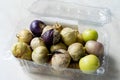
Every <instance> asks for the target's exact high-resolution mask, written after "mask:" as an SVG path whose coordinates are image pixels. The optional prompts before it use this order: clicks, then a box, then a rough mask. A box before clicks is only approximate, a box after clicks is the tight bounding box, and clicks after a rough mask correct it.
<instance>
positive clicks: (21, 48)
mask: <svg viewBox="0 0 120 80" xmlns="http://www.w3.org/2000/svg"><path fill="white" fill-rule="evenodd" d="M12 54H13V55H14V56H15V57H17V58H22V59H26V60H31V59H32V58H31V55H32V50H31V49H30V46H29V45H28V44H26V43H24V42H17V43H16V44H14V45H13V47H12Z"/></svg>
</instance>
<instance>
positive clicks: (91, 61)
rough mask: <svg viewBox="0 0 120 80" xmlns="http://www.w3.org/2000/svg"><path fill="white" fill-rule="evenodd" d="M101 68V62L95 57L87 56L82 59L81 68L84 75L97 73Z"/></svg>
mask: <svg viewBox="0 0 120 80" xmlns="http://www.w3.org/2000/svg"><path fill="white" fill-rule="evenodd" d="M99 66H100V61H99V59H98V57H96V56H95V55H92V54H90V55H87V56H85V57H83V58H81V59H80V61H79V67H80V70H81V71H82V72H84V73H87V74H90V73H93V72H95V71H96V70H97V69H98V68H99Z"/></svg>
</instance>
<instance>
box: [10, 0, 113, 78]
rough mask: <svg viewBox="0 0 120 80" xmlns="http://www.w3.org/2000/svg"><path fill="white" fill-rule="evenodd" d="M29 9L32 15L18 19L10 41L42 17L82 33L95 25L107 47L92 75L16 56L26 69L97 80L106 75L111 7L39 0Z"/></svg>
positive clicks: (33, 71) (99, 39)
mask: <svg viewBox="0 0 120 80" xmlns="http://www.w3.org/2000/svg"><path fill="white" fill-rule="evenodd" d="M29 12H30V14H28V17H27V18H26V19H24V20H21V22H18V23H19V25H18V26H17V27H16V30H15V32H14V33H15V34H14V35H13V40H12V41H11V42H12V43H11V44H13V43H15V41H16V40H17V39H16V37H15V35H16V33H17V32H18V31H20V30H22V29H24V28H27V29H29V26H30V23H31V22H32V21H33V20H36V19H39V20H42V21H44V22H45V23H47V24H54V23H56V22H58V23H60V24H62V25H64V26H69V27H75V28H78V30H79V31H80V32H82V31H83V30H85V29H87V28H94V29H96V30H97V31H98V34H99V38H98V41H99V42H101V43H103V45H104V48H105V50H104V58H103V61H102V65H101V66H100V68H98V69H97V70H96V72H95V73H93V74H85V73H82V72H81V71H80V70H79V69H71V68H59V70H55V69H53V68H52V67H51V66H50V65H49V64H36V63H34V62H33V61H27V60H23V59H18V58H16V59H17V60H18V61H19V62H20V64H21V66H22V68H23V69H24V70H25V71H27V72H30V73H33V74H34V73H36V74H44V75H50V76H59V77H66V78H70V79H74V80H80V79H82V80H88V79H89V80H98V79H99V77H100V76H101V75H103V74H104V72H105V71H106V70H107V60H108V58H107V56H108V51H109V49H108V47H109V35H108V33H107V31H106V30H105V28H104V27H105V26H106V24H108V23H110V21H111V15H110V10H109V9H106V8H97V7H90V6H80V5H79V4H74V3H68V2H62V1H56V0H51V1H49V0H38V1H36V2H34V3H33V4H32V5H31V7H30V8H29ZM11 55H12V53H11ZM93 76H94V77H93Z"/></svg>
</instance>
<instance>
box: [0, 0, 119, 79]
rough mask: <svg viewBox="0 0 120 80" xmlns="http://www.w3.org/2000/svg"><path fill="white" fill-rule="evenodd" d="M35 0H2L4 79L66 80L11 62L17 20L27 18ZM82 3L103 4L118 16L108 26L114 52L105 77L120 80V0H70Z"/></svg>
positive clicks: (0, 73)
mask: <svg viewBox="0 0 120 80" xmlns="http://www.w3.org/2000/svg"><path fill="white" fill-rule="evenodd" d="M33 1H34V0H1V2H0V24H1V26H0V27H1V29H0V48H1V49H0V80H37V79H38V80H50V79H51V80H65V79H59V78H52V77H45V76H43V75H42V76H37V75H32V74H27V73H24V72H23V70H22V69H21V67H20V66H19V65H18V63H17V62H16V60H12V61H11V57H12V56H10V55H7V54H6V50H7V46H6V45H7V43H9V40H10V39H11V35H12V34H13V31H14V27H15V26H14V25H16V23H15V22H16V21H20V19H21V17H22V18H24V17H26V14H27V11H26V9H27V7H28V6H29V5H30V4H31V3H32V2H33ZM66 1H74V2H79V3H80V4H82V5H92V6H98V7H99V6H100V7H106V8H109V9H111V12H112V15H113V16H114V19H115V20H114V21H115V22H116V23H115V24H114V25H111V26H109V28H108V27H106V29H107V30H108V33H109V34H110V35H111V42H110V44H112V45H110V52H109V57H110V59H109V72H108V73H107V74H106V75H105V76H104V78H102V80H120V76H119V75H120V68H119V66H120V60H119V58H120V51H119V49H120V46H119V42H120V37H119V35H118V34H119V33H120V25H119V24H120V22H119V21H120V5H119V3H120V0H102V1H101V0H66Z"/></svg>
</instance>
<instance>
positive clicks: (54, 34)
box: [41, 29, 60, 46]
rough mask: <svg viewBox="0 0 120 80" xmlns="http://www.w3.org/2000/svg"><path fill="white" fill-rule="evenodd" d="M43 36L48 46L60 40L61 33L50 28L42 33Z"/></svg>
mask: <svg viewBox="0 0 120 80" xmlns="http://www.w3.org/2000/svg"><path fill="white" fill-rule="evenodd" d="M41 38H42V39H43V41H44V42H45V44H46V46H51V45H53V44H56V43H58V42H59V41H60V34H59V32H58V31H57V30H55V29H50V30H48V31H46V32H45V33H44V34H42V35H41Z"/></svg>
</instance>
